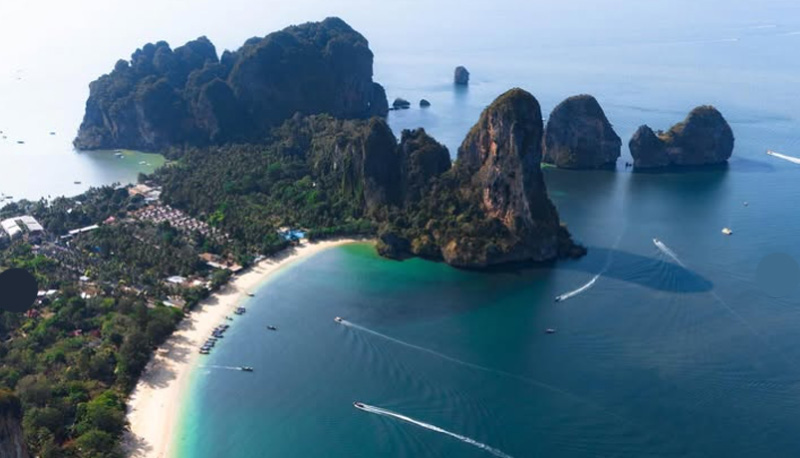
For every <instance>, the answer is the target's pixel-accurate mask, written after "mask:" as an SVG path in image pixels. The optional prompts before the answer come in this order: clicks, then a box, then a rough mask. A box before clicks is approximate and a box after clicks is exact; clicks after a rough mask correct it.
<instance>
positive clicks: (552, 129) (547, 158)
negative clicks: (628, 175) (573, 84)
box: [543, 95, 622, 169]
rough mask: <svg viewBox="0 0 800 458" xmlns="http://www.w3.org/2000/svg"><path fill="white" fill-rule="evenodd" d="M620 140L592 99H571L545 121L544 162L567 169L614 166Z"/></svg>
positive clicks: (587, 96)
mask: <svg viewBox="0 0 800 458" xmlns="http://www.w3.org/2000/svg"><path fill="white" fill-rule="evenodd" d="M621 146H622V140H620V138H619V136H618V135H617V134H616V132H614V129H613V128H612V127H611V123H610V122H608V119H607V118H606V115H605V113H604V112H603V109H602V108H601V107H600V104H599V103H597V100H595V98H594V97H592V96H590V95H577V96H573V97H570V98H568V99H566V100H564V101H563V102H561V103H560V104H558V106H556V107H555V109H553V112H552V113H551V114H550V118H549V119H548V120H547V129H546V131H545V140H544V158H543V160H544V162H547V163H550V164H554V165H556V166H557V167H560V168H566V169H596V168H602V167H613V166H614V164H615V163H616V161H617V158H619V156H620V148H621Z"/></svg>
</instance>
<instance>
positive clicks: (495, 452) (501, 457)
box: [359, 404, 513, 458]
mask: <svg viewBox="0 0 800 458" xmlns="http://www.w3.org/2000/svg"><path fill="white" fill-rule="evenodd" d="M359 409H360V410H363V411H365V412H369V413H374V414H376V415H382V416H384V417H390V418H394V419H397V420H400V421H404V422H406V423H411V424H412V425H416V426H419V427H420V428H425V429H427V430H430V431H434V432H437V433H441V434H445V435H447V436H450V437H452V438H455V439H458V440H460V441H462V442H465V443H467V444H469V445H472V446H474V447H478V448H479V449H482V450H485V451H487V452H489V453H491V454H492V455H494V456H497V457H499V458H513V457H512V456H511V455H509V454H507V453H505V452H503V451H502V450H498V449H496V448H494V447H490V446H488V445H486V444H484V443H482V442H478V441H476V440H475V439H472V438H469V437H467V436H462V435H461V434H456V433H454V432H451V431H448V430H446V429H444V428H440V427H438V426H436V425H432V424H430V423H425V422H422V421H419V420H415V419H413V418H411V417H407V416H405V415H401V414H399V413H396V412H392V411H391V410H386V409H381V408H380V407H375V406H370V405H366V404H364V407H359Z"/></svg>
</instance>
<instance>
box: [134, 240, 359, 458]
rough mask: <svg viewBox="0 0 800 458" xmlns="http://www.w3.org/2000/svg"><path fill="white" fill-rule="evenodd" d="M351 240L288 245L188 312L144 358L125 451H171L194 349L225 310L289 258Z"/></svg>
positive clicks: (138, 454)
mask: <svg viewBox="0 0 800 458" xmlns="http://www.w3.org/2000/svg"><path fill="white" fill-rule="evenodd" d="M353 242H358V240H353V239H338V240H331V241H322V242H317V243H303V244H301V245H300V246H297V247H294V248H290V249H287V250H285V251H283V252H281V253H279V254H278V255H276V256H273V257H271V258H268V259H265V260H263V261H261V262H260V263H259V264H257V265H255V266H253V267H251V268H250V269H249V270H247V271H246V272H245V273H243V274H240V275H238V276H236V277H234V278H232V279H231V281H230V282H229V283H228V284H227V285H226V286H224V287H223V288H222V289H221V290H220V291H219V292H217V293H215V294H213V295H212V296H211V297H209V298H208V299H206V300H205V301H203V302H202V303H201V304H200V305H199V306H198V307H197V308H196V309H195V310H194V311H193V312H192V313H191V314H190V315H189V316H187V317H186V318H185V319H184V320H183V321H182V322H181V323H180V325H179V326H178V329H177V330H176V331H175V333H174V334H173V335H172V336H171V337H170V338H169V339H168V340H167V342H165V343H164V345H162V346H161V347H160V348H159V349H158V351H157V352H156V355H155V357H154V358H153V359H152V360H151V361H150V362H149V363H148V365H147V367H146V368H145V371H144V373H143V374H142V376H141V378H140V379H139V382H138V384H137V385H136V388H135V389H134V391H133V393H132V394H131V397H130V399H129V400H128V421H129V422H130V431H129V432H128V433H126V436H127V437H126V438H125V441H124V446H125V449H126V453H127V455H128V456H130V457H135V458H145V457H148V458H149V457H158V458H164V457H168V456H169V454H170V453H172V452H173V450H172V449H173V446H172V440H173V438H174V437H175V430H174V428H175V425H176V423H177V421H178V420H179V415H180V405H181V402H182V401H183V399H184V396H183V394H184V393H185V392H186V389H188V381H189V376H190V374H191V372H192V369H193V368H194V366H195V365H196V364H197V362H198V361H199V359H200V358H201V357H202V355H200V354H199V353H198V351H197V349H198V348H199V347H200V346H201V345H202V343H203V342H204V341H205V340H206V338H207V337H208V336H209V335H211V331H212V330H213V329H214V327H215V326H217V325H218V324H220V323H223V322H225V316H226V315H230V314H232V313H233V310H234V309H235V308H236V306H237V304H239V303H240V302H241V301H242V300H243V299H245V298H246V297H247V293H248V292H251V291H254V290H255V289H257V288H258V286H259V285H260V284H261V283H263V282H264V281H265V280H266V279H267V278H269V276H270V275H272V274H273V273H275V272H276V271H278V270H279V269H281V268H282V267H285V266H286V265H288V264H291V263H292V262H295V261H297V260H300V259H303V258H306V257H309V256H312V255H314V254H317V253H319V252H321V251H324V250H326V249H328V248H332V247H335V246H340V245H344V244H348V243H353Z"/></svg>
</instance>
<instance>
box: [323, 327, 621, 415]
mask: <svg viewBox="0 0 800 458" xmlns="http://www.w3.org/2000/svg"><path fill="white" fill-rule="evenodd" d="M339 323H340V324H342V325H344V326H347V327H348V328H352V329H356V330H358V331H361V332H365V333H367V334H371V335H373V336H375V337H380V338H381V339H384V340H388V341H389V342H393V343H396V344H398V345H402V346H404V347H406V348H411V349H414V350H417V351H421V352H423V353H427V354H429V355H433V356H436V357H437V358H441V359H444V360H446V361H450V362H451V363H454V364H458V365H460V366H464V367H469V368H471V369H476V370H479V371H482V372H488V373H491V374H495V375H500V376H503V377H507V378H510V379H514V380H517V381H519V382H522V383H525V384H527V385H531V386H535V387H537V388H542V389H545V390H548V391H551V392H553V393H558V394H560V395H562V396H565V397H568V398H570V399H573V400H574V401H577V402H580V403H582V404H585V405H588V406H591V407H593V408H594V409H597V410H599V411H600V412H603V413H605V414H606V415H609V416H611V417H613V418H615V419H616V420H618V421H620V422H622V423H628V424H630V422H629V421H628V420H626V419H625V418H622V417H620V416H619V415H617V414H615V413H613V412H610V411H608V410H607V409H606V408H604V407H603V406H601V405H598V404H597V403H595V402H593V401H590V400H588V399H586V398H583V397H581V396H578V395H577V394H574V393H571V392H569V391H566V390H563V389H561V388H558V387H555V386H553V385H549V384H547V383H544V382H540V381H538V380H534V379H531V378H528V377H523V376H521V375H517V374H514V373H511V372H506V371H503V370H500V369H492V368H491V367H486V366H481V365H479V364H473V363H470V362H467V361H462V360H460V359H457V358H453V357H452V356H447V355H445V354H444V353H439V352H438V351H434V350H430V349H428V348H425V347H420V346H418V345H414V344H410V343H408V342H404V341H402V340H399V339H395V338H394V337H390V336H387V335H386V334H381V333H380V332H377V331H373V330H372V329H369V328H365V327H364V326H360V325H358V324H356V323H353V322H352V321H347V320H344V319H343V320H341V321H339Z"/></svg>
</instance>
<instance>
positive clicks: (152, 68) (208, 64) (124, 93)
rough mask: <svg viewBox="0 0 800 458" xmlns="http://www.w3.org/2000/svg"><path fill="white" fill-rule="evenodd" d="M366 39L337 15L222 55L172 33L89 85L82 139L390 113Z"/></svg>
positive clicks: (112, 143) (203, 134)
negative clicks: (177, 41)
mask: <svg viewBox="0 0 800 458" xmlns="http://www.w3.org/2000/svg"><path fill="white" fill-rule="evenodd" d="M372 61H373V55H372V52H371V51H370V49H369V45H368V43H367V40H366V39H365V38H364V37H363V36H362V35H361V34H359V33H358V32H356V31H355V30H353V29H352V28H350V26H348V25H347V24H346V23H345V22H344V21H342V20H341V19H338V18H328V19H325V20H324V21H322V22H319V23H307V24H303V25H299V26H293V27H289V28H287V29H285V30H282V31H280V32H276V33H273V34H270V35H267V36H266V37H264V38H251V39H249V40H247V42H245V44H244V45H243V46H242V47H241V48H240V49H239V50H237V51H235V52H228V51H226V52H225V53H223V55H222V58H221V59H220V58H218V57H217V53H216V50H215V48H214V45H213V44H212V43H211V42H210V41H209V40H208V39H206V38H205V37H201V38H199V39H197V40H195V41H192V42H189V43H187V44H186V45H184V46H181V47H179V48H176V49H175V50H174V51H173V50H172V49H171V48H170V47H169V45H168V44H167V43H165V42H163V41H161V42H158V43H156V44H148V45H145V46H144V47H143V48H142V49H139V50H137V51H136V52H135V53H134V54H133V56H132V57H131V60H130V62H128V61H124V60H120V61H119V62H117V64H116V66H115V68H114V70H113V71H112V72H111V73H110V74H108V75H104V76H101V77H100V78H99V79H98V80H96V81H94V82H93V83H91V85H90V87H89V88H90V94H89V99H88V100H87V102H86V113H85V115H84V119H83V123H82V124H81V127H80V130H79V132H78V136H77V138H76V139H75V141H74V144H75V147H77V148H80V149H102V148H132V149H140V150H161V149H163V148H167V147H170V146H183V145H195V146H196V145H206V144H218V143H225V142H233V141H235V142H260V141H263V139H264V137H265V136H266V135H267V134H268V133H269V131H270V129H271V128H272V127H274V126H276V125H279V124H280V123H282V122H283V121H284V120H285V119H287V118H289V117H291V116H292V115H293V114H294V113H296V112H300V113H303V114H315V113H327V114H330V115H333V116H336V117H341V118H368V117H370V116H385V115H386V113H387V111H388V102H387V100H386V93H385V91H384V90H383V88H382V87H381V86H380V85H379V84H377V83H375V82H373V81H372Z"/></svg>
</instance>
